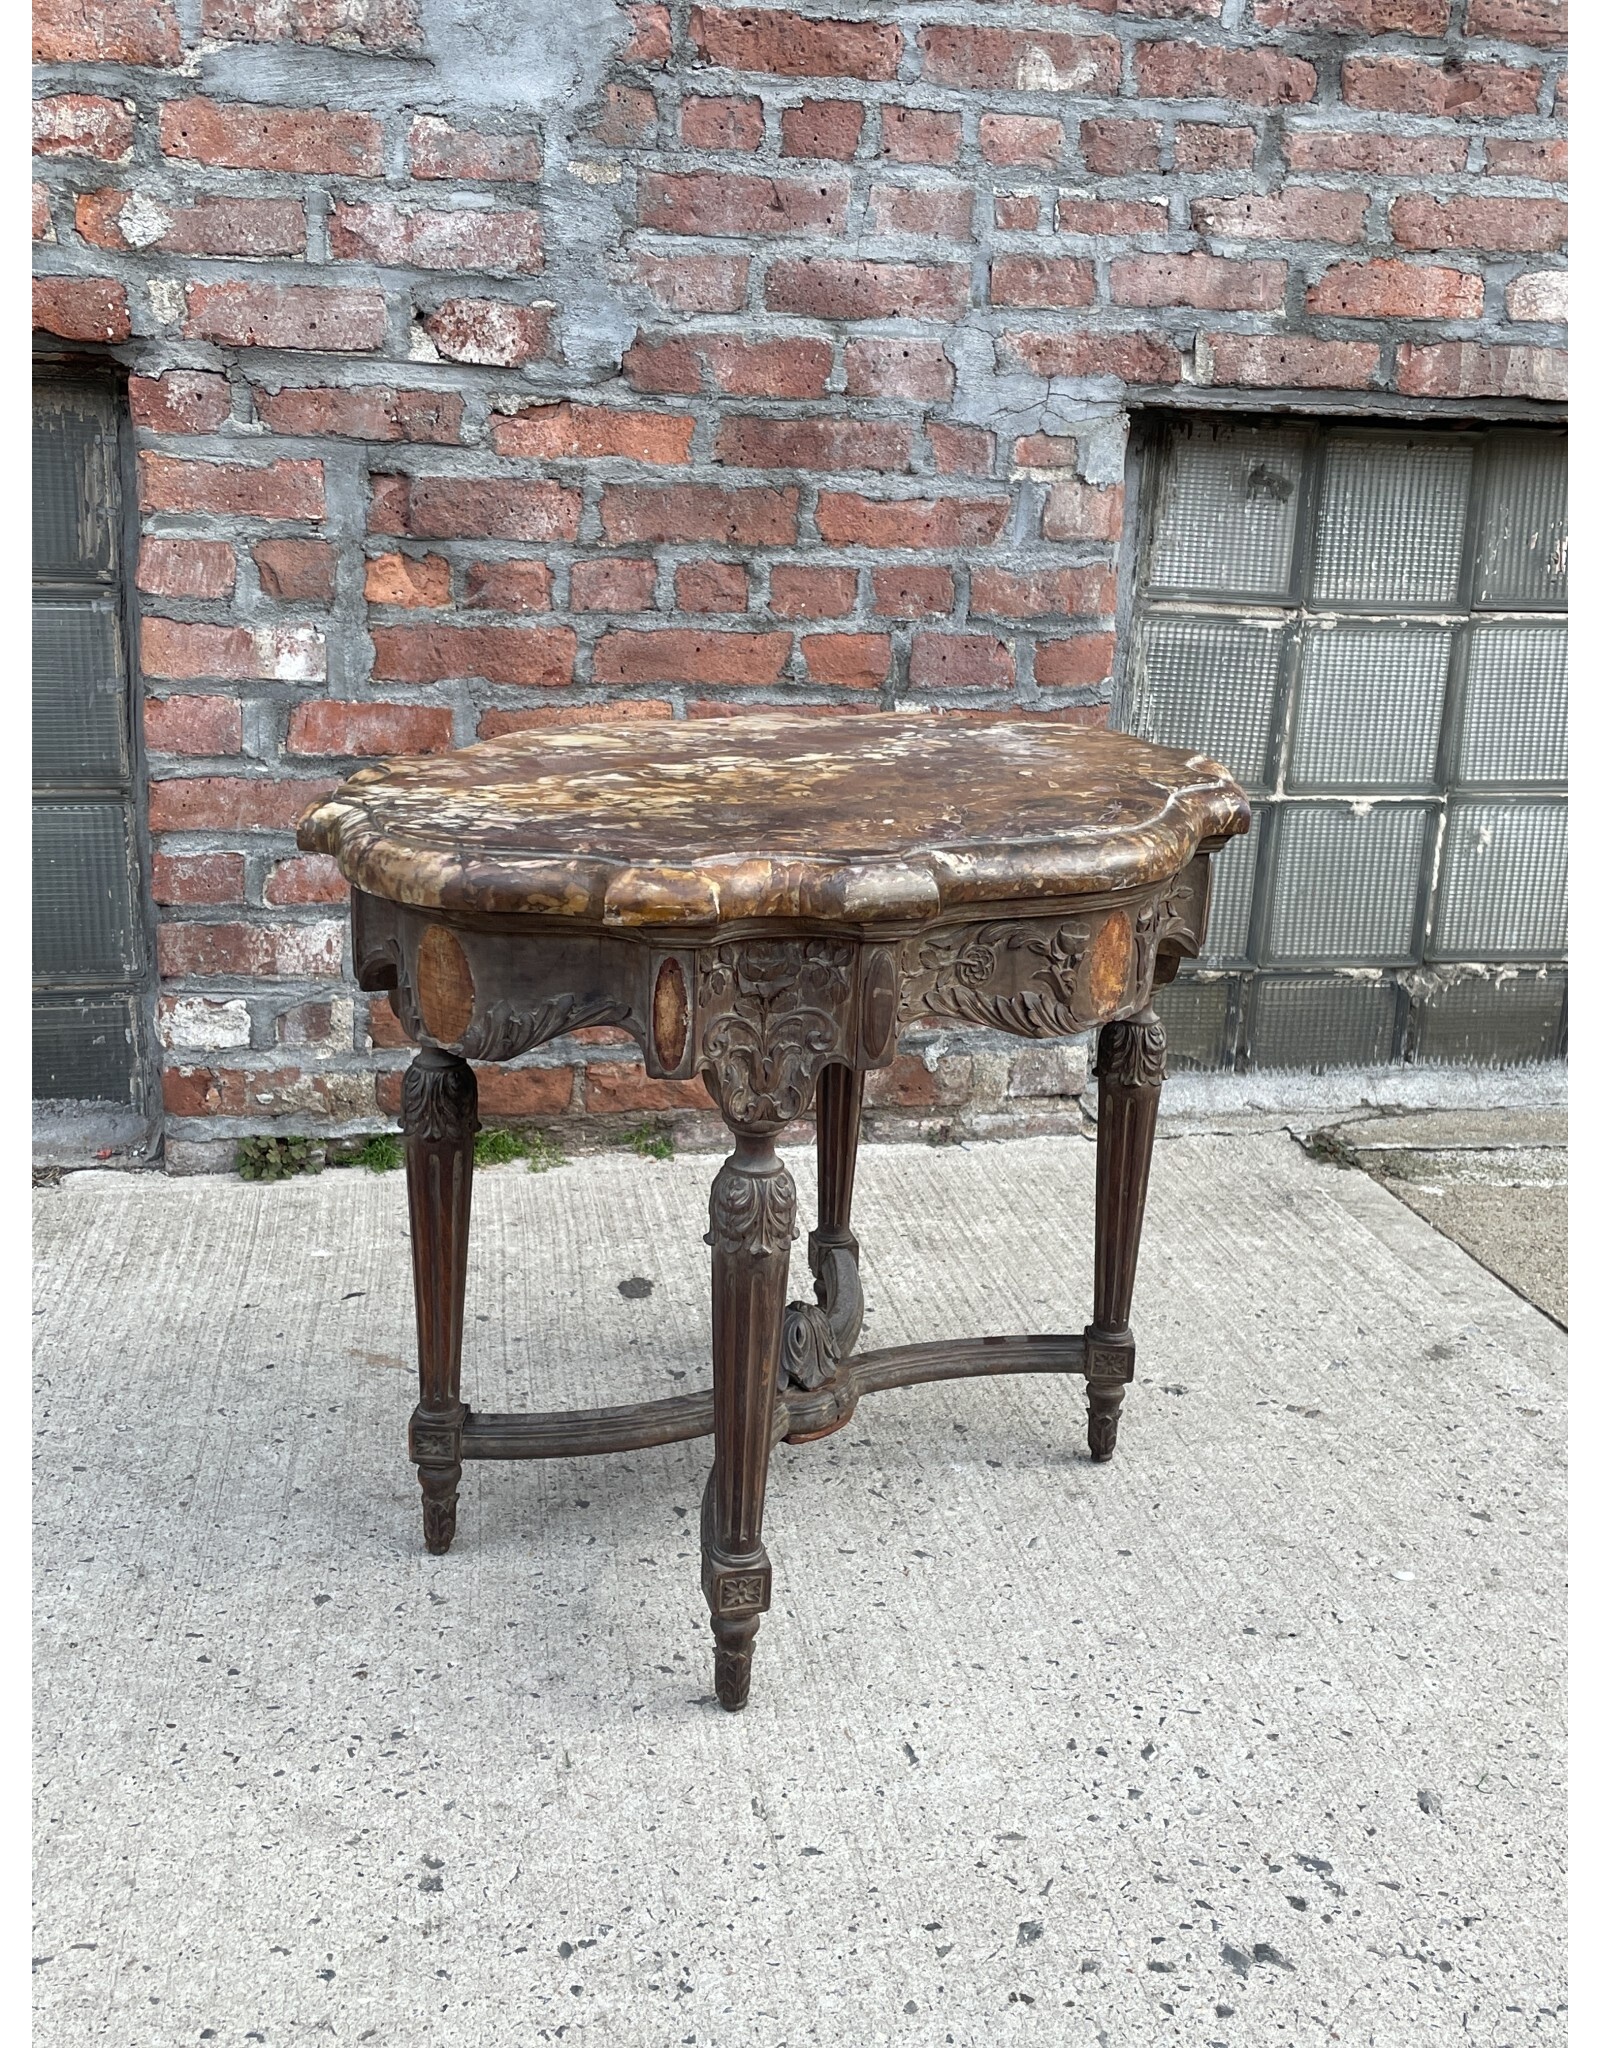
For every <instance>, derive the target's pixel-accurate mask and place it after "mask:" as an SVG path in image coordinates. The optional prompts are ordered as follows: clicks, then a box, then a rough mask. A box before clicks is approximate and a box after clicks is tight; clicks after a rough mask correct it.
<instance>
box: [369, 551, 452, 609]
mask: <svg viewBox="0 0 1600 2048" xmlns="http://www.w3.org/2000/svg"><path fill="white" fill-rule="evenodd" d="M363 594H364V595H365V597H366V600H367V603H368V604H394V605H402V606H404V607H405V609H406V610H407V611H425V610H427V609H429V608H430V607H438V606H440V605H448V604H449V602H450V564H449V563H448V562H447V561H446V560H445V558H444V556H443V555H421V556H418V555H401V554H387V555H374V556H373V557H372V559H371V560H370V561H369V562H368V563H367V566H366V575H365V582H364V585H363Z"/></svg>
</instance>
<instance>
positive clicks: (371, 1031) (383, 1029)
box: [367, 996, 411, 1078]
mask: <svg viewBox="0 0 1600 2048" xmlns="http://www.w3.org/2000/svg"><path fill="white" fill-rule="evenodd" d="M367 1037H368V1039H369V1040H370V1041H371V1043H372V1044H373V1045H375V1046H381V1047H383V1048H384V1049H385V1050H386V1051H395V1050H401V1049H403V1048H405V1047H406V1046H409V1045H410V1044H411V1040H410V1039H409V1038H407V1036H406V1035H405V1033H404V1032H403V1031H402V1030H401V1029H400V1019H399V1018H398V1017H397V1016H396V1015H395V1013H394V1010H393V1007H392V1006H391V1004H390V1002H389V998H388V997H387V996H372V997H370V998H369V999H368V1002H367ZM396 1078H398V1077H396Z"/></svg>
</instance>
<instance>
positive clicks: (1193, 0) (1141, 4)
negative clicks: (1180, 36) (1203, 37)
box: [1081, 0, 1222, 21]
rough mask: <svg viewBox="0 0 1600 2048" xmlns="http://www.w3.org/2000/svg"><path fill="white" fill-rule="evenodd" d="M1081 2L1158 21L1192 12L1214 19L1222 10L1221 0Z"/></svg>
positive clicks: (1104, 11) (1102, 10) (1106, 11)
mask: <svg viewBox="0 0 1600 2048" xmlns="http://www.w3.org/2000/svg"><path fill="white" fill-rule="evenodd" d="M1081 4H1083V5H1086V6H1088V7H1092V8H1093V9H1095V11H1096V12H1097V13H1100V14H1138V15H1142V16H1145V17H1147V18H1148V19H1151V20H1158V21H1173V20H1176V19H1177V17H1178V16H1180V15H1194V14H1198V15H1204V16H1205V17H1206V18H1207V19H1209V20H1211V21H1215V20H1216V19H1217V17H1218V15H1220V14H1221V12H1222V0H1081Z"/></svg>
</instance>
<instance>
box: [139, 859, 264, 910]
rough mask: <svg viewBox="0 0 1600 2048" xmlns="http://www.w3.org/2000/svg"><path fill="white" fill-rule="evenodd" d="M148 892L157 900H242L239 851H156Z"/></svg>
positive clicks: (242, 875) (187, 901) (242, 876)
mask: <svg viewBox="0 0 1600 2048" xmlns="http://www.w3.org/2000/svg"><path fill="white" fill-rule="evenodd" d="M150 894H151V895H152V896H153V897H154V898H155V900H156V902H157V903H242V902H243V901H244V855H243V854H242V853H156V854H152V855H151V857H150Z"/></svg>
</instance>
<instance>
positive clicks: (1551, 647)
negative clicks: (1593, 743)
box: [1456, 619, 1567, 782]
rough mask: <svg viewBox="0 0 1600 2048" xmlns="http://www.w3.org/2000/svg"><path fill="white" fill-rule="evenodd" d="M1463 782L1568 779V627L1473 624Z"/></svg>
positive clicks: (1464, 715) (1508, 621)
mask: <svg viewBox="0 0 1600 2048" xmlns="http://www.w3.org/2000/svg"><path fill="white" fill-rule="evenodd" d="M1456 779H1457V780H1458V781H1460V782H1565V781H1566V779H1567V624H1566V621H1565V619H1562V620H1561V621H1559V622H1557V621H1554V620H1552V621H1551V622H1550V623H1549V624H1548V625H1546V624H1544V623H1543V622H1540V623H1538V624H1534V623H1531V622H1526V621H1522V620H1513V619H1496V620H1492V621H1490V620H1485V621H1482V622H1480V623H1479V624H1477V625H1475V626H1474V627H1473V629H1472V641H1471V645H1470V646H1469V648H1468V650H1467V681H1466V692H1465V697H1464V701H1463V704H1462V712H1461V748H1460V754H1459V758H1458V765H1457V769H1456Z"/></svg>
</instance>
